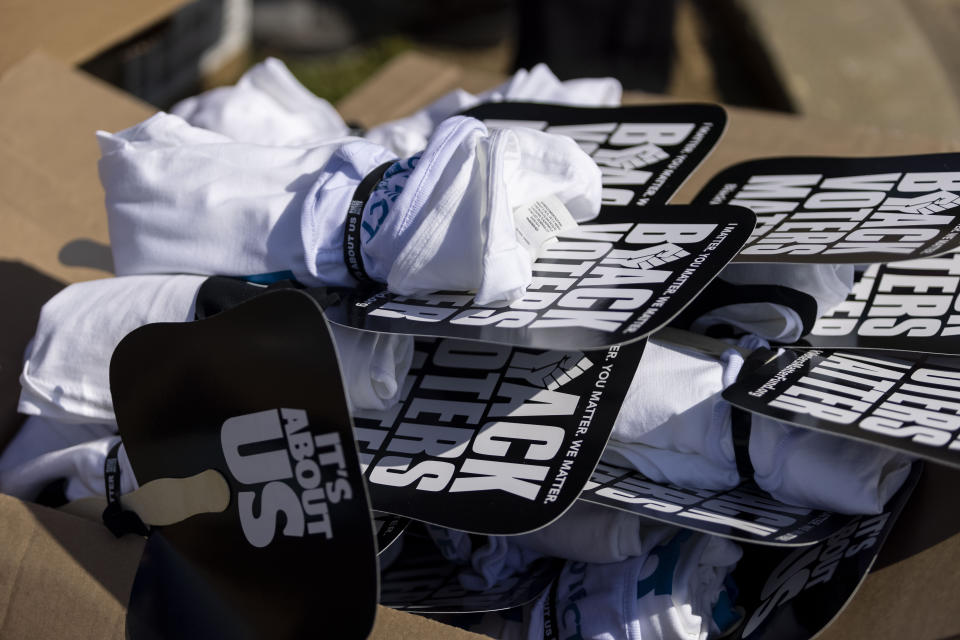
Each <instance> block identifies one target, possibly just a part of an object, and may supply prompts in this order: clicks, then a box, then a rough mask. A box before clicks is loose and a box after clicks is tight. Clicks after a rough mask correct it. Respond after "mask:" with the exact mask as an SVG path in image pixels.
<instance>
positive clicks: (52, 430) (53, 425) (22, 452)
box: [0, 416, 116, 471]
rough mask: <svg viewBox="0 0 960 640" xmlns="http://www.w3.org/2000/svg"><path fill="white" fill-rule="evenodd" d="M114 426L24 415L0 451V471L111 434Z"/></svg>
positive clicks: (114, 429)
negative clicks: (15, 430) (25, 417)
mask: <svg viewBox="0 0 960 640" xmlns="http://www.w3.org/2000/svg"><path fill="white" fill-rule="evenodd" d="M115 432H116V426H115V425H112V424H104V423H100V422H92V423H75V422H61V421H59V420H52V419H50V418H46V417H43V416H27V419H26V420H24V421H23V424H22V425H20V428H19V429H18V430H17V432H16V433H15V434H14V436H13V438H12V439H11V440H10V442H9V443H7V447H6V448H5V449H4V450H3V451H2V452H0V471H7V470H9V469H12V468H14V467H18V466H20V465H21V464H23V463H25V462H28V461H30V460H33V459H34V458H39V457H40V456H42V455H44V454H46V453H50V452H51V451H56V450H58V449H66V448H67V447H72V446H74V445H77V444H82V443H84V442H89V441H91V440H99V439H100V438H106V437H107V436H111V435H114V433H115Z"/></svg>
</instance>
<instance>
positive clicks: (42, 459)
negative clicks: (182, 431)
mask: <svg viewBox="0 0 960 640" xmlns="http://www.w3.org/2000/svg"><path fill="white" fill-rule="evenodd" d="M118 442H120V438H119V437H118V436H107V437H105V438H99V439H97V440H90V441H87V442H83V443H80V444H76V445H73V446H71V447H66V448H63V449H56V450H53V451H49V452H47V453H44V454H43V455H40V456H37V457H36V458H32V459H30V460H27V461H25V462H22V463H20V464H18V465H16V466H13V467H10V468H9V469H3V470H0V493H6V494H8V495H11V496H14V497H17V498H20V499H21V500H34V499H35V498H36V497H37V495H38V494H39V493H40V492H41V491H42V490H43V488H44V487H46V486H47V485H48V484H50V483H51V482H55V481H57V480H60V479H64V480H66V486H65V487H64V494H65V495H66V498H67V500H68V501H72V500H79V499H80V498H89V497H91V496H102V495H105V494H106V487H105V485H104V463H105V462H106V459H107V454H108V453H109V452H110V449H112V448H113V446H114V445H115V444H117V443H118ZM117 461H118V463H119V465H120V493H129V492H131V491H134V490H135V489H136V488H137V486H138V485H137V480H136V478H135V477H134V475H133V469H132V467H131V466H130V460H129V459H128V458H127V453H126V450H125V449H124V447H123V446H122V445H121V447H120V449H119V450H118V454H117Z"/></svg>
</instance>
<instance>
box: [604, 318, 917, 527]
mask: <svg viewBox="0 0 960 640" xmlns="http://www.w3.org/2000/svg"><path fill="white" fill-rule="evenodd" d="M746 340H747V342H749V343H751V344H752V345H755V342H754V341H753V339H752V338H750V337H748V338H747V339H746ZM742 366H743V358H742V356H741V355H740V354H739V353H738V352H736V351H734V350H732V349H731V350H730V351H727V352H726V353H724V354H723V356H722V357H721V358H720V359H719V360H717V359H713V358H711V357H709V356H704V355H702V354H699V353H696V352H693V351H687V350H683V349H680V348H678V347H668V346H664V345H661V344H658V343H656V342H655V341H651V342H649V343H648V344H647V347H646V349H645V351H644V354H643V357H642V359H641V361H640V364H639V366H638V368H637V373H636V375H635V376H634V379H633V381H632V383H631V386H630V389H629V390H628V392H627V397H626V400H625V401H624V404H623V407H622V408H621V410H620V413H619V415H618V416H617V420H616V422H615V424H614V428H613V432H612V433H611V436H610V440H609V441H608V442H607V446H606V448H605V449H604V452H603V459H604V460H605V461H607V462H609V463H610V464H614V465H618V466H621V467H628V468H633V469H636V470H638V471H640V473H642V474H644V475H646V476H647V477H649V478H651V479H652V480H654V481H656V482H670V483H673V484H676V485H679V486H682V487H689V488H702V489H713V490H719V489H729V488H732V487H734V486H736V485H737V484H738V483H739V482H740V478H739V474H738V472H737V465H736V457H735V453H734V447H733V439H732V436H731V426H730V425H731V422H730V405H729V404H728V403H727V402H726V401H725V400H724V399H723V398H722V397H721V396H720V392H721V391H722V390H723V389H724V388H726V387H727V386H729V385H730V384H732V383H733V382H734V380H735V379H736V376H737V374H738V373H739V371H740V368H741V367H742ZM749 455H750V460H751V462H752V464H753V466H754V469H755V472H756V473H755V474H754V478H753V479H754V480H755V481H756V482H757V484H758V485H759V486H760V488H761V489H763V490H764V491H767V492H768V493H770V494H771V495H772V496H773V497H775V498H777V499H778V500H780V501H782V502H785V503H787V504H794V505H797V506H803V507H809V508H818V509H825V510H828V511H834V512H838V513H850V514H873V513H880V512H881V511H882V510H883V506H884V504H886V502H887V500H888V499H889V498H890V497H891V496H892V495H893V494H894V493H895V492H896V491H897V489H899V488H900V486H901V485H902V484H903V482H904V481H905V480H906V477H907V476H908V475H909V472H910V464H911V458H910V457H909V456H905V455H903V454H901V453H898V452H896V451H893V450H891V449H887V448H885V447H878V446H874V445H870V444H867V443H863V442H857V441H854V440H850V439H848V438H842V437H839V436H834V435H831V434H827V433H823V432H818V431H813V430H810V429H805V428H802V427H794V426H790V425H787V424H784V423H781V422H777V421H775V420H772V419H769V418H764V417H758V416H753V417H752V426H751V430H750V443H749Z"/></svg>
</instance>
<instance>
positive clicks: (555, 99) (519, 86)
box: [170, 58, 623, 157]
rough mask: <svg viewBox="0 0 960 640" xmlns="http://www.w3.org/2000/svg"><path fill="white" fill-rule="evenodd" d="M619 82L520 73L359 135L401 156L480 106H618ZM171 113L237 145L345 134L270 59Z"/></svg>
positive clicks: (536, 70)
mask: <svg viewBox="0 0 960 640" xmlns="http://www.w3.org/2000/svg"><path fill="white" fill-rule="evenodd" d="M622 93H623V89H622V87H621V85H620V82H619V81H618V80H617V79H616V78H576V79H573V80H567V81H561V80H559V79H558V78H557V77H556V76H555V75H554V74H553V72H552V71H550V68H549V67H548V66H547V65H545V64H538V65H536V66H534V67H533V68H532V69H530V70H529V71H528V70H526V69H520V70H518V71H517V72H515V73H514V74H513V75H512V76H511V77H510V78H509V79H508V80H506V81H505V82H504V83H503V84H501V85H499V86H497V87H495V88H493V89H490V90H489V91H484V92H482V93H480V94H477V95H474V94H472V93H468V92H466V91H464V90H463V89H456V90H454V91H451V92H450V93H448V94H445V95H444V96H442V97H441V98H439V99H437V100H435V101H434V102H432V103H431V104H429V105H428V106H426V107H424V108H423V109H421V110H419V111H417V112H416V113H414V114H412V115H410V116H407V117H405V118H400V119H398V120H393V121H391V122H387V123H385V124H381V125H379V126H376V127H373V128H372V129H370V130H369V131H368V132H367V133H366V134H365V135H364V137H365V138H367V139H368V140H370V141H371V142H375V143H377V144H379V145H381V146H383V147H386V148H387V149H389V150H390V151H392V152H393V153H394V154H396V155H397V156H400V157H407V156H411V155H413V154H415V153H417V152H419V151H422V150H423V149H424V148H426V146H427V140H428V139H429V138H430V135H431V134H432V133H433V131H434V129H436V128H437V125H439V124H440V122H441V121H443V120H446V119H447V118H449V117H451V116H454V115H457V114H458V113H460V112H461V111H464V110H466V109H469V108H471V107H474V106H476V105H478V104H481V103H484V102H504V101H513V102H544V103H552V104H565V105H575V106H582V107H615V106H619V105H620V97H621V95H622ZM170 112H171V113H172V114H174V115H177V116H180V117H181V118H183V119H184V120H186V121H187V122H189V123H190V124H191V125H193V126H195V127H200V128H203V129H208V130H210V131H215V132H217V133H222V134H223V135H225V136H227V137H229V138H232V139H233V140H236V141H238V142H252V143H257V144H265V145H299V144H305V143H312V142H323V141H325V140H329V139H332V138H339V137H342V136H345V135H347V134H348V132H349V127H347V125H346V124H345V123H344V121H343V118H341V117H340V114H339V113H337V111H336V110H335V109H334V108H333V106H332V105H331V104H330V103H329V102H327V101H326V100H324V99H322V98H319V97H317V96H316V95H314V94H313V93H312V92H311V91H310V90H309V89H307V88H306V87H304V86H303V85H302V84H300V82H299V81H298V80H297V79H296V78H295V77H294V76H293V74H292V73H290V70H289V69H288V68H287V67H286V65H284V63H283V62H282V61H280V60H278V59H276V58H267V59H266V60H264V61H263V62H261V63H259V64H256V65H254V66H253V67H251V68H250V69H249V70H248V71H247V72H246V73H244V74H243V76H242V77H241V78H240V80H238V81H237V83H236V85H233V86H229V87H218V88H216V89H212V90H210V91H206V92H204V93H201V94H199V95H196V96H192V97H190V98H187V99H185V100H182V101H180V102H178V103H177V104H175V105H174V106H173V107H172V108H171V109H170Z"/></svg>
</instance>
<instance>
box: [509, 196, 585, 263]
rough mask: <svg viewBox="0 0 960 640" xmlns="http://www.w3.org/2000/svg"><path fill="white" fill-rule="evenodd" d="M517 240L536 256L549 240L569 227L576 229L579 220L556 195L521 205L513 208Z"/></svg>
mask: <svg viewBox="0 0 960 640" xmlns="http://www.w3.org/2000/svg"><path fill="white" fill-rule="evenodd" d="M513 221H514V226H515V227H516V229H517V241H518V242H520V244H522V245H523V246H524V248H525V249H526V250H527V251H529V252H530V255H532V256H536V255H537V254H538V253H539V250H540V247H541V246H543V243H544V242H546V241H547V240H550V239H552V238H555V237H556V236H557V234H559V233H561V232H563V231H566V230H568V229H574V228H576V226H577V221H576V220H574V219H573V216H572V215H570V212H569V211H567V208H566V207H565V206H564V204H563V203H562V202H560V199H559V198H557V197H556V196H547V197H546V198H542V199H540V200H534V201H533V202H529V203H527V204H523V205H520V206H519V207H517V208H516V209H514V210H513Z"/></svg>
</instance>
